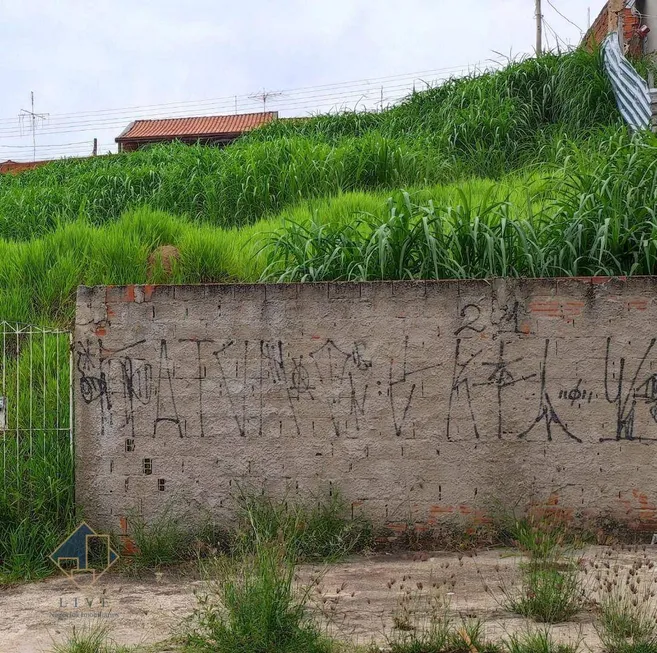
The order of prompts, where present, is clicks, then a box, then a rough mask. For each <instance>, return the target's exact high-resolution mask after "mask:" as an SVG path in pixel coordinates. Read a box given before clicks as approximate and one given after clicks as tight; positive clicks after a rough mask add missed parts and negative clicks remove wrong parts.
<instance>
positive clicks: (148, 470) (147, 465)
mask: <svg viewBox="0 0 657 653" xmlns="http://www.w3.org/2000/svg"><path fill="white" fill-rule="evenodd" d="M152 473H153V459H152V458H144V474H145V475H146V476H150V475H151V474H152Z"/></svg>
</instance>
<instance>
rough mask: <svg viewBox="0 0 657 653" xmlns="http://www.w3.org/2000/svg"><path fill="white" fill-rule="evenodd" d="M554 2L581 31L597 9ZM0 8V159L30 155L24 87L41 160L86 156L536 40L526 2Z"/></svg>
mask: <svg viewBox="0 0 657 653" xmlns="http://www.w3.org/2000/svg"><path fill="white" fill-rule="evenodd" d="M551 2H552V5H554V7H556V8H557V9H558V10H560V11H561V12H562V13H563V14H564V15H565V16H567V17H568V18H569V19H570V20H572V21H573V23H575V24H577V25H578V26H579V27H580V28H581V29H582V30H585V29H586V25H587V9H588V8H589V7H590V9H591V15H592V18H595V16H596V15H597V13H598V12H599V11H600V9H601V7H602V5H603V4H604V2H603V0H551ZM544 4H545V7H544V15H545V19H546V22H547V25H549V28H552V30H554V32H556V33H557V34H558V36H559V38H560V39H561V40H562V47H563V44H577V43H578V42H579V40H580V31H579V30H578V28H577V27H575V26H574V25H572V24H570V23H569V22H567V21H566V20H564V18H562V17H561V16H559V14H558V13H557V12H556V11H555V9H554V8H553V7H552V6H550V4H549V3H548V1H547V0H544ZM0 11H1V14H0V16H1V20H0V44H1V46H2V58H1V59H0V71H1V74H2V80H3V89H2V90H3V92H2V96H1V97H0V160H5V159H7V158H11V159H15V160H30V159H31V158H32V150H31V143H32V138H31V133H30V132H29V121H28V120H27V119H24V120H23V123H22V125H21V123H20V122H19V119H18V117H17V116H18V114H19V112H20V110H21V109H29V108H30V106H29V105H30V91H34V93H35V101H36V109H35V110H36V112H39V113H48V114H50V115H49V117H48V118H47V119H45V120H43V121H38V123H37V158H38V159H42V158H50V156H49V155H52V156H54V157H56V156H59V155H61V154H81V153H83V152H86V151H87V150H88V149H90V143H91V141H92V140H93V137H94V136H96V137H98V138H99V141H100V144H101V150H102V151H107V150H108V149H110V148H111V149H115V144H114V137H115V136H117V135H118V134H119V133H120V132H121V131H122V129H123V127H125V126H126V125H127V124H128V123H129V122H130V120H131V119H134V118H138V117H148V116H153V117H164V116H166V115H172V116H180V115H202V114H212V113H232V112H234V111H235V105H237V110H238V111H240V112H247V111H257V110H259V109H261V108H262V106H263V103H262V101H261V100H256V99H253V98H250V97H249V96H251V95H255V94H257V93H258V92H262V91H263V90H265V91H271V92H273V91H281V90H282V91H285V92H284V93H282V94H281V95H272V96H270V97H269V98H268V102H267V108H268V109H270V108H271V109H279V110H280V111H281V114H282V115H308V113H311V112H314V111H317V110H322V109H323V110H328V109H335V108H339V107H349V108H354V107H358V108H373V107H375V106H377V104H380V101H381V96H383V102H384V104H386V103H388V102H390V101H393V100H394V99H396V98H397V97H399V96H400V95H401V94H403V93H405V92H406V90H407V88H408V89H409V90H410V88H412V85H413V82H414V81H415V84H416V87H417V86H421V84H422V80H423V81H432V80H435V79H439V78H441V77H442V76H445V75H449V74H459V73H461V72H462V71H465V70H467V67H468V66H476V65H479V66H482V65H486V62H488V61H490V60H491V59H499V58H500V55H499V54H498V53H502V54H503V55H507V56H519V55H522V54H525V53H531V52H532V51H533V47H534V38H535V29H534V0H471V1H470V2H467V3H466V2H454V1H453V0H403V1H402V0H323V1H322V2H319V1H316V0H305V1H304V0H277V1H273V0H246V1H242V2H236V1H235V0H231V1H230V2H229V1H227V0H0ZM549 28H547V26H546V38H547V43H548V45H550V46H552V47H554V46H555V44H556V38H555V36H554V34H553V33H552V32H551V31H550V29H549ZM429 71H433V72H429ZM420 73H422V74H420ZM383 78H388V79H383ZM390 78H392V79H390ZM346 82H353V83H351V84H345V83H346ZM340 84H342V85H340ZM313 87H323V88H313ZM381 87H383V91H382V90H381ZM295 89H305V90H296V91H295ZM235 96H237V99H235ZM210 99H214V101H213V102H206V103H202V102H201V101H203V100H210ZM175 103H185V104H175ZM148 105H165V106H148ZM126 108H127V109H126ZM117 109H123V110H121V111H114V112H112V113H107V112H108V111H109V110H117ZM92 112H93V113H92ZM85 113H86V114H87V115H67V114H85ZM63 114H66V115H63ZM21 133H23V135H22V136H21ZM39 145H41V148H39V147H38V146H39ZM55 146H56V147H55Z"/></svg>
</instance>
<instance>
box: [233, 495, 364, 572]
mask: <svg viewBox="0 0 657 653" xmlns="http://www.w3.org/2000/svg"><path fill="white" fill-rule="evenodd" d="M237 499H238V505H239V514H238V521H239V525H238V530H237V534H236V538H235V543H234V545H233V548H234V549H235V550H237V551H238V552H241V553H249V552H252V551H254V550H257V549H258V547H260V546H263V545H269V544H272V543H276V542H279V543H284V546H285V548H286V550H287V553H288V555H289V557H290V558H291V559H292V560H295V561H318V560H321V561H324V562H334V561H337V560H340V559H342V558H344V557H345V556H346V555H348V554H350V553H354V552H357V551H361V550H363V549H364V548H365V547H366V546H368V545H369V544H370V543H371V539H372V526H371V524H370V522H369V521H367V520H366V519H364V518H361V517H355V518H352V517H351V516H350V514H349V506H348V505H347V504H346V503H345V501H344V500H343V499H342V497H341V496H340V495H339V494H338V493H336V492H334V493H333V494H332V495H330V496H328V497H320V498H312V497H311V498H308V499H306V500H297V501H287V500H284V501H276V500H274V499H272V498H271V497H268V496H266V495H262V494H254V493H249V492H245V491H241V492H240V494H239V496H238V497H237Z"/></svg>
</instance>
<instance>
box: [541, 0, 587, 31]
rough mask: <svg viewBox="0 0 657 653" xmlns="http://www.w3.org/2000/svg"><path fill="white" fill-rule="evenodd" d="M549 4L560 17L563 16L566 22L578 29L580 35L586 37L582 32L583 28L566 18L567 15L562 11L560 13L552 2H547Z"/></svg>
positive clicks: (550, 0)
mask: <svg viewBox="0 0 657 653" xmlns="http://www.w3.org/2000/svg"><path fill="white" fill-rule="evenodd" d="M547 3H548V4H549V5H550V7H552V9H554V10H555V11H556V12H557V13H558V14H559V16H561V17H562V18H563V19H564V20H565V21H567V22H569V23H570V24H571V25H572V26H573V27H575V28H576V29H578V30H579V33H580V34H581V35H582V36H584V32H583V31H582V28H581V27H580V26H579V25H577V23H574V22H573V21H572V20H570V18H568V16H566V15H565V14H563V13H561V11H559V9H557V7H555V5H554V3H553V2H552V0H547Z"/></svg>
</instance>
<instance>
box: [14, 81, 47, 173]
mask: <svg viewBox="0 0 657 653" xmlns="http://www.w3.org/2000/svg"><path fill="white" fill-rule="evenodd" d="M30 100H31V103H32V104H31V106H32V108H31V110H30V111H28V110H27V109H21V112H20V113H19V114H18V118H19V120H20V121H21V124H22V123H23V120H24V119H25V118H29V120H30V129H31V130H32V161H36V130H37V123H38V122H39V121H41V122H43V121H44V120H45V119H46V118H47V117H48V116H49V115H50V114H49V113H35V111H34V91H30Z"/></svg>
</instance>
